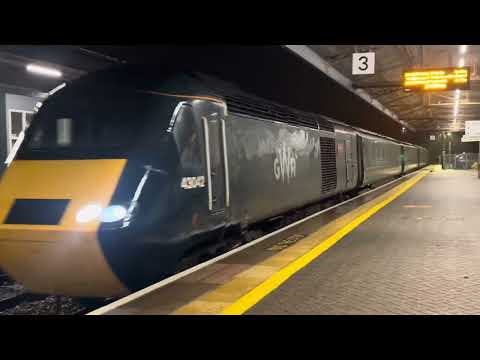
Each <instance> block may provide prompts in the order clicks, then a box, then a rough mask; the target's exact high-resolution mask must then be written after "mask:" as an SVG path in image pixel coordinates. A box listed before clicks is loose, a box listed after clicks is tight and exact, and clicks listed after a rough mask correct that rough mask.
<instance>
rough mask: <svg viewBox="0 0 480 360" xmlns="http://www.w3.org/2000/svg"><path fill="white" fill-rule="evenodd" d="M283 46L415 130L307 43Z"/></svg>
mask: <svg viewBox="0 0 480 360" xmlns="http://www.w3.org/2000/svg"><path fill="white" fill-rule="evenodd" d="M283 46H284V47H285V48H287V49H288V50H290V51H292V52H293V53H294V54H296V55H297V56H300V57H301V58H302V59H304V60H305V61H307V62H309V63H310V64H311V65H313V66H315V67H316V68H317V69H318V70H320V71H321V72H323V73H324V74H325V75H327V76H328V77H330V78H331V79H333V80H335V81H336V82H337V83H339V84H340V85H342V86H343V87H344V88H346V89H347V90H349V91H351V92H352V93H354V94H356V95H357V96H359V97H360V98H362V99H363V100H365V101H366V102H367V103H369V104H370V105H372V106H373V107H375V108H376V109H378V110H380V111H381V112H382V113H384V114H385V115H387V116H388V117H390V118H392V119H393V120H394V121H396V122H397V123H399V124H401V125H402V126H404V127H406V128H407V129H409V130H410V131H412V132H415V129H414V128H413V127H412V126H410V125H409V124H408V123H406V122H404V121H401V120H399V118H398V116H397V115H396V114H395V113H394V112H392V111H391V110H390V109H388V108H386V107H385V106H384V105H382V104H381V103H380V102H379V101H378V100H376V99H374V98H373V97H371V96H370V95H369V94H368V93H367V92H366V91H365V90H363V89H356V88H354V86H353V82H352V81H351V80H350V79H349V78H347V77H346V76H345V75H343V74H342V73H340V72H339V71H338V70H336V69H335V68H334V67H333V66H332V65H330V64H329V63H328V62H327V61H326V60H324V59H323V58H322V57H321V56H320V55H318V54H317V53H316V52H315V51H313V50H312V49H310V48H309V47H308V46H307V45H283Z"/></svg>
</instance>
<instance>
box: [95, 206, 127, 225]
mask: <svg viewBox="0 0 480 360" xmlns="http://www.w3.org/2000/svg"><path fill="white" fill-rule="evenodd" d="M125 216H127V209H126V208H125V207H124V206H122V205H112V206H109V207H107V208H106V209H105V210H103V213H102V217H101V221H102V222H106V223H111V222H116V221H120V220H122V219H123V218H125Z"/></svg>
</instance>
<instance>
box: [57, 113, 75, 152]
mask: <svg viewBox="0 0 480 360" xmlns="http://www.w3.org/2000/svg"><path fill="white" fill-rule="evenodd" d="M71 143H72V119H70V118H61V119H57V145H59V146H69V145H70V144H71Z"/></svg>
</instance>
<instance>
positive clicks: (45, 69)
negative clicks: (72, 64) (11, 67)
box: [27, 64, 62, 78]
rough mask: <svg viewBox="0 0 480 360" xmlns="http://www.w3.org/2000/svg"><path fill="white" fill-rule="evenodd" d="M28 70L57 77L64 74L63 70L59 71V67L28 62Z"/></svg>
mask: <svg viewBox="0 0 480 360" xmlns="http://www.w3.org/2000/svg"><path fill="white" fill-rule="evenodd" d="M27 71H29V72H31V73H34V74H37V75H44V76H50V77H56V78H58V77H61V76H62V73H61V71H58V70H57V69H53V68H49V67H45V66H40V65H35V64H28V65H27Z"/></svg>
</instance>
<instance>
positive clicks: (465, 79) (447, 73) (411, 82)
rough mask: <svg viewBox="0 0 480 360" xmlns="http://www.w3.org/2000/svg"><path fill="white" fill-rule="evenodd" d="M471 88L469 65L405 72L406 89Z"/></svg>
mask: <svg viewBox="0 0 480 360" xmlns="http://www.w3.org/2000/svg"><path fill="white" fill-rule="evenodd" d="M469 88H470V68H469V67H446V68H437V69H418V70H411V71H406V72H404V73H403V89H404V90H405V91H448V90H455V89H460V90H466V89H469Z"/></svg>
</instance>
